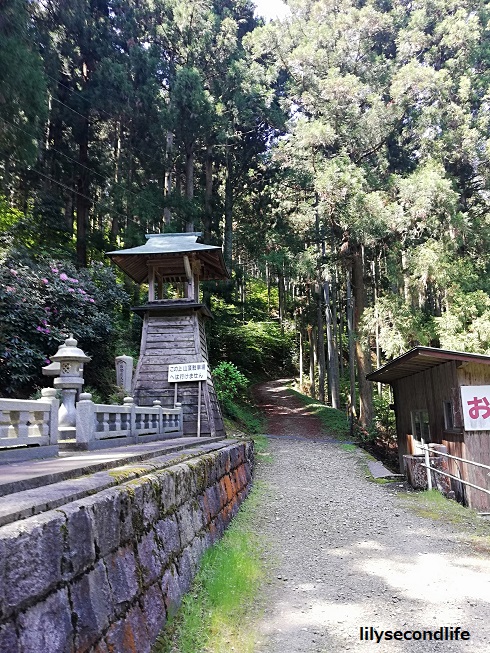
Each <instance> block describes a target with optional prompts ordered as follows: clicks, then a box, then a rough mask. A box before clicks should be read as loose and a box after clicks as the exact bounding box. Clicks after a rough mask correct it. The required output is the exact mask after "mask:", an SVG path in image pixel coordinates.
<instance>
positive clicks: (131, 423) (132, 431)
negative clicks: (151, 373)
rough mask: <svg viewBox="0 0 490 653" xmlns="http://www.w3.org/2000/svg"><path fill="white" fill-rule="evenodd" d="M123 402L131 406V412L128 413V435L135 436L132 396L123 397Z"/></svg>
mask: <svg viewBox="0 0 490 653" xmlns="http://www.w3.org/2000/svg"><path fill="white" fill-rule="evenodd" d="M123 403H124V405H125V406H129V407H130V408H131V412H130V414H129V435H130V436H131V437H133V438H134V437H136V435H137V433H136V404H135V403H134V399H133V397H124V399H123Z"/></svg>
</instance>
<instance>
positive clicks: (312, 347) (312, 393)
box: [308, 325, 316, 399]
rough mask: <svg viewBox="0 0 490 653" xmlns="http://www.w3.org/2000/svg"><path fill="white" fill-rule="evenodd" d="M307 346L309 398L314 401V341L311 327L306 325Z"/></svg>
mask: <svg viewBox="0 0 490 653" xmlns="http://www.w3.org/2000/svg"><path fill="white" fill-rule="evenodd" d="M308 344H309V347H310V397H312V398H313V399H315V396H316V393H315V339H314V337H313V327H312V326H310V325H308Z"/></svg>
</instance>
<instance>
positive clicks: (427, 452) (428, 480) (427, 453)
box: [422, 440, 432, 490]
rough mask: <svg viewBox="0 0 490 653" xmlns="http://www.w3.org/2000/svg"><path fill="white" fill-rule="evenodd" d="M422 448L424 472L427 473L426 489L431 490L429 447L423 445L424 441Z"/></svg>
mask: <svg viewBox="0 0 490 653" xmlns="http://www.w3.org/2000/svg"><path fill="white" fill-rule="evenodd" d="M422 446H423V447H424V458H425V464H426V468H425V471H426V472H427V489H428V490H432V476H431V473H430V458H429V445H427V444H425V442H424V440H422Z"/></svg>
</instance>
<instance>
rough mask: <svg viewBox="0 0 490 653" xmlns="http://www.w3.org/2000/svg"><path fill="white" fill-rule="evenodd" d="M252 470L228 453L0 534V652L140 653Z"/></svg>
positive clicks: (244, 447) (244, 453)
mask: <svg viewBox="0 0 490 653" xmlns="http://www.w3.org/2000/svg"><path fill="white" fill-rule="evenodd" d="M252 466H253V446H252V445H251V443H244V444H242V443H240V444H233V445H231V446H228V447H226V448H223V449H220V450H219V451H216V452H212V453H208V454H205V455H201V456H199V457H196V458H193V459H190V460H187V461H185V462H181V463H180V464H177V465H174V466H172V467H169V468H166V469H164V470H161V471H157V472H154V473H153V474H151V475H147V476H144V477H141V478H139V479H137V480H132V481H129V482H126V483H121V484H120V485H118V486H117V487H115V488H110V489H108V490H104V491H102V492H99V493H98V494H95V495H93V496H90V497H87V498H85V499H81V500H79V501H75V502H73V503H69V504H66V505H64V506H62V507H60V508H58V509H56V510H50V511H48V512H45V513H43V514H41V515H36V516H33V517H29V518H27V519H24V520H22V521H19V522H15V523H13V524H10V525H8V526H4V527H2V528H0V653H85V652H86V653H146V652H149V651H150V650H151V647H152V645H153V643H154V642H155V639H156V637H157V635H158V633H159V632H160V630H161V628H162V627H163V626H164V624H165V621H166V619H167V616H168V615H170V614H172V613H173V612H174V611H175V610H176V609H177V607H178V605H179V603H180V601H181V598H182V595H183V594H184V593H185V592H187V591H188V589H189V587H190V584H191V581H192V578H193V576H194V574H195V572H196V569H197V565H198V562H199V559H200V557H201V555H202V553H203V552H204V551H205V549H206V548H207V547H209V546H210V545H211V544H212V543H213V542H215V541H216V540H218V539H219V538H220V537H221V535H222V534H223V531H224V529H225V528H226V526H227V525H228V524H229V522H230V520H231V519H232V517H233V516H234V515H235V514H236V512H237V511H238V508H239V506H240V504H241V502H242V501H243V500H244V499H245V497H246V495H247V493H248V491H249V489H250V482H251V474H252ZM39 491H40V492H42V488H41V489H40V490H39Z"/></svg>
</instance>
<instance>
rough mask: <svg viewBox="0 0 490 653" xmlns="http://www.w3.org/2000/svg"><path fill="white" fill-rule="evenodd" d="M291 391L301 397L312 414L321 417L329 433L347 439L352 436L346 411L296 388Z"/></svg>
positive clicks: (290, 391)
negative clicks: (326, 404)
mask: <svg viewBox="0 0 490 653" xmlns="http://www.w3.org/2000/svg"><path fill="white" fill-rule="evenodd" d="M288 392H289V393H291V394H294V396H295V397H297V398H298V399H300V400H301V401H302V402H303V404H304V405H305V406H306V407H307V412H308V413H309V414H310V415H315V416H316V417H319V418H320V420H321V422H322V424H323V427H324V429H325V432H326V434H327V435H331V436H333V437H335V438H339V439H346V438H349V436H350V431H349V420H348V419H347V416H346V414H345V413H343V412H342V411H341V410H337V409H336V408H331V407H330V406H325V404H321V403H320V402H319V401H317V400H316V399H312V398H311V397H307V396H306V395H303V394H301V393H300V392H296V391H295V390H288Z"/></svg>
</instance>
